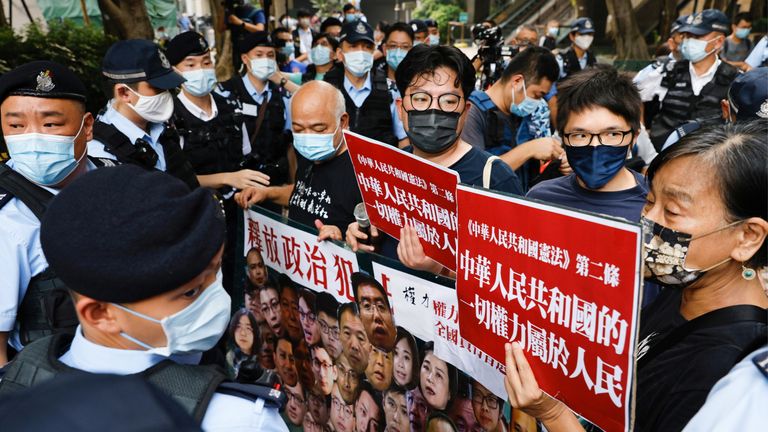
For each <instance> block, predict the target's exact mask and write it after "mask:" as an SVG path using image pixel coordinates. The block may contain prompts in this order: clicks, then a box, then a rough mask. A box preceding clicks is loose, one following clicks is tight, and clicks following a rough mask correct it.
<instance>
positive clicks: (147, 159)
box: [93, 120, 158, 169]
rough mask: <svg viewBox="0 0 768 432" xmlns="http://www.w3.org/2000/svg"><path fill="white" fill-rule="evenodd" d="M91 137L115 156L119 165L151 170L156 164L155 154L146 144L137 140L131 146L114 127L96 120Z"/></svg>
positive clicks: (123, 135)
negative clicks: (133, 165)
mask: <svg viewBox="0 0 768 432" xmlns="http://www.w3.org/2000/svg"><path fill="white" fill-rule="evenodd" d="M93 137H94V139H96V140H98V141H100V142H101V143H102V144H104V149H105V150H106V151H107V152H109V153H111V154H113V155H115V157H117V160H118V161H120V162H121V163H131V164H136V165H139V166H142V167H144V168H146V169H153V168H154V167H155V164H156V163H157V159H158V155H157V152H156V151H155V149H153V148H152V146H150V145H149V143H148V142H146V141H144V140H143V139H138V140H136V143H135V144H133V143H131V141H130V140H129V139H128V137H127V136H125V134H123V133H122V132H120V130H118V129H117V128H116V127H115V126H114V125H111V124H108V123H104V122H102V121H98V120H97V121H96V122H95V123H94V124H93Z"/></svg>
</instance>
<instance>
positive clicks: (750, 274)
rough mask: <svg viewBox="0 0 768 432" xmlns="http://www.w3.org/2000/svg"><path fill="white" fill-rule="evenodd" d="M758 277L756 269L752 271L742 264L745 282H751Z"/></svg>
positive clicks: (742, 274)
mask: <svg viewBox="0 0 768 432" xmlns="http://www.w3.org/2000/svg"><path fill="white" fill-rule="evenodd" d="M756 275H757V272H755V270H754V269H751V268H749V267H744V265H743V264H742V266H741V277H743V278H744V279H745V280H748V281H750V280H752V279H754V278H755V276H756Z"/></svg>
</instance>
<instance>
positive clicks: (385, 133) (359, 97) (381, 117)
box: [323, 20, 408, 147]
mask: <svg viewBox="0 0 768 432" xmlns="http://www.w3.org/2000/svg"><path fill="white" fill-rule="evenodd" d="M374 48H375V45H374V40H373V29H372V28H371V26H369V25H368V23H366V22H363V21H360V20H357V21H351V22H346V23H344V27H342V31H341V45H340V46H339V49H338V51H337V52H336V56H337V57H338V58H339V59H340V60H341V61H342V63H344V68H343V69H342V68H337V69H332V70H330V71H329V72H328V73H326V74H325V77H324V78H323V80H325V81H327V82H329V83H331V84H333V86H334V87H336V88H337V89H339V90H341V92H342V93H343V94H344V100H345V101H346V111H347V113H348V114H349V129H350V130H351V131H352V132H357V133H359V134H362V135H365V136H367V137H369V138H373V139H376V140H379V141H381V142H384V143H387V144H392V145H399V146H401V147H404V146H406V145H407V144H408V141H407V135H406V134H405V129H403V125H402V123H401V122H400V119H399V118H398V117H397V114H396V113H395V109H396V108H395V103H394V100H393V98H392V94H391V93H390V91H389V86H388V85H387V77H386V75H385V74H383V73H382V72H376V71H375V70H373V71H372V70H371V69H372V66H373V51H374Z"/></svg>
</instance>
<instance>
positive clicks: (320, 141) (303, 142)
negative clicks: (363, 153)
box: [293, 123, 341, 162]
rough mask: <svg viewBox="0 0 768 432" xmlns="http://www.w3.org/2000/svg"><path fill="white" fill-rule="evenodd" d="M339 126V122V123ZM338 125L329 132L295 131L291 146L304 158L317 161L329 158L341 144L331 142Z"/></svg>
mask: <svg viewBox="0 0 768 432" xmlns="http://www.w3.org/2000/svg"><path fill="white" fill-rule="evenodd" d="M339 126H341V123H339ZM339 126H337V127H336V129H335V130H334V131H333V133H329V134H314V133H295V134H293V148H295V149H296V151H297V152H299V154H300V155H302V156H303V157H304V158H305V159H308V160H311V161H314V162H319V161H324V160H326V159H329V158H331V157H332V156H333V155H334V154H336V151H337V150H338V149H339V146H340V145H341V141H339V146H336V145H334V144H333V137H334V136H336V132H337V131H338V130H339Z"/></svg>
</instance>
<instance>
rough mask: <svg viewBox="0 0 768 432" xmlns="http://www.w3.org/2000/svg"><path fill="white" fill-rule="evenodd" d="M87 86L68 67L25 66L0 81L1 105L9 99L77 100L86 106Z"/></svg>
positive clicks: (40, 62)
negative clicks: (12, 97) (28, 97)
mask: <svg viewBox="0 0 768 432" xmlns="http://www.w3.org/2000/svg"><path fill="white" fill-rule="evenodd" d="M85 92H86V90H85V85H83V82H82V81H80V78H78V77H77V75H75V73H74V72H72V71H71V70H69V68H67V67H66V66H62V65H60V64H58V63H54V62H52V61H46V60H38V61H33V62H29V63H25V64H23V65H21V66H19V67H17V68H16V69H13V70H12V71H10V72H8V73H6V74H4V75H3V76H2V79H0V103H2V102H3V101H4V100H5V98H7V97H8V96H34V97H41V98H52V99H74V100H77V101H80V102H85Z"/></svg>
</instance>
